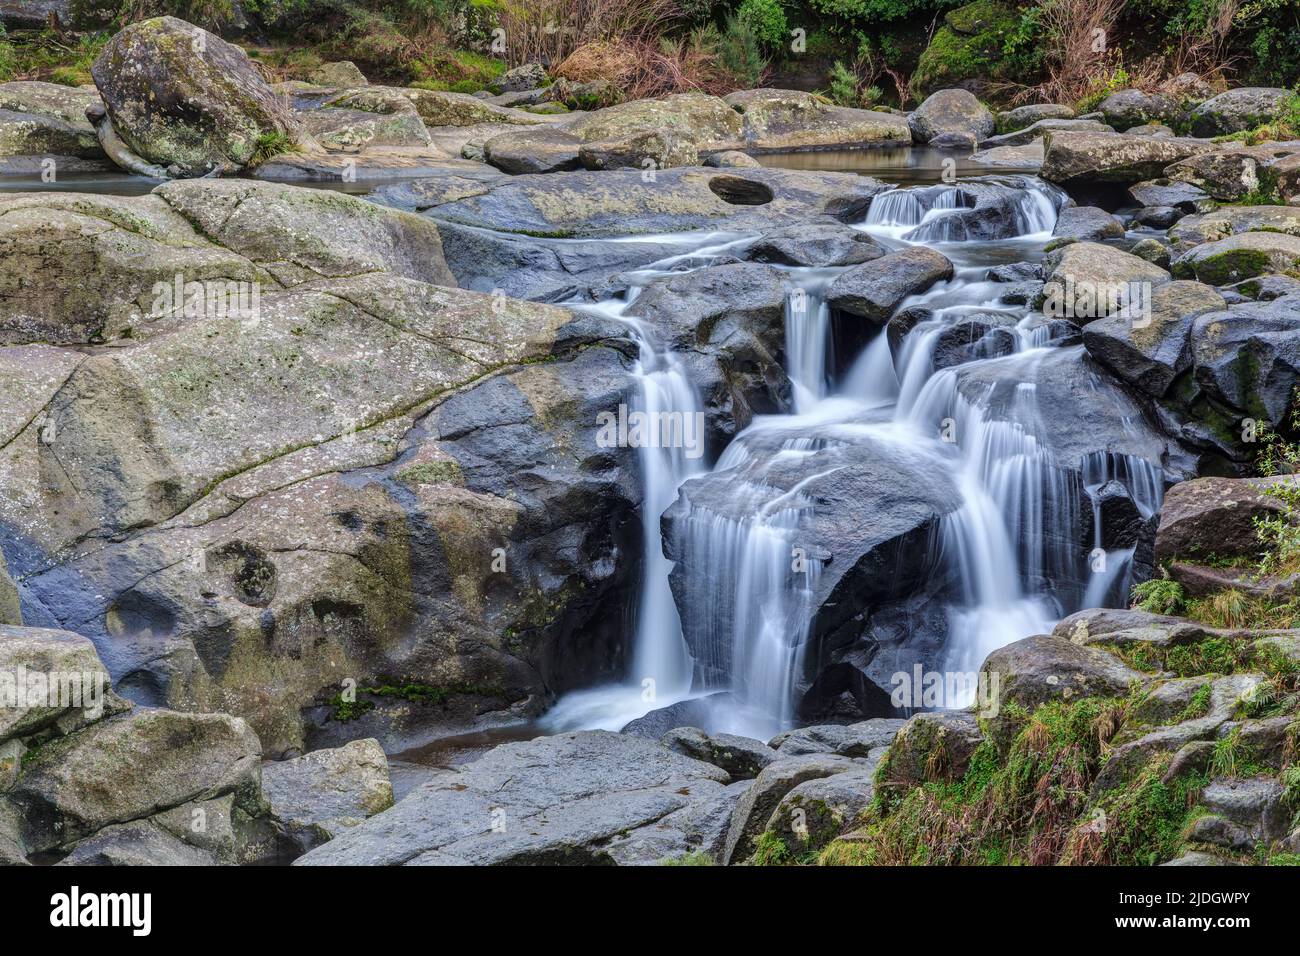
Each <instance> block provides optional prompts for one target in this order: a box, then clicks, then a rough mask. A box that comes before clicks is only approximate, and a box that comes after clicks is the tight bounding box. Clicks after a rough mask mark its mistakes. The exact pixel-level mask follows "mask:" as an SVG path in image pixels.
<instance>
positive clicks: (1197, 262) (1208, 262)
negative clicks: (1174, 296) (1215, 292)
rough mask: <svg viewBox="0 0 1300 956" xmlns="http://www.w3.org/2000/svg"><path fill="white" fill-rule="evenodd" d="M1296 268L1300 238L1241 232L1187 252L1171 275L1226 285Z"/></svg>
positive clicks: (1175, 264) (1278, 233)
mask: <svg viewBox="0 0 1300 956" xmlns="http://www.w3.org/2000/svg"><path fill="white" fill-rule="evenodd" d="M1297 268H1300V236H1292V235H1288V234H1286V233H1280V232H1243V233H1238V234H1237V235H1234V236H1228V237H1227V238H1226V239H1219V240H1217V241H1215V242H1206V243H1202V244H1201V245H1198V246H1194V247H1193V248H1191V249H1189V250H1187V251H1186V252H1184V253H1183V254H1182V255H1180V256H1179V257H1178V258H1177V259H1175V260H1174V263H1173V272H1174V275H1176V276H1178V277H1179V278H1188V279H1191V278H1195V279H1199V280H1200V281H1201V282H1205V283H1208V284H1210V285H1228V284H1229V283H1232V282H1240V281H1241V280H1242V279H1249V278H1251V277H1253V276H1260V275H1266V274H1268V273H1272V272H1280V273H1285V272H1294V271H1296V269H1297Z"/></svg>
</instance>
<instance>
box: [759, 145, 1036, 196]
mask: <svg viewBox="0 0 1300 956" xmlns="http://www.w3.org/2000/svg"><path fill="white" fill-rule="evenodd" d="M970 155H971V154H970V152H969V151H968V150H953V149H934V148H932V147H930V146H893V147H872V148H870V149H828V150H822V151H819V152H815V153H768V154H766V155H763V156H756V157H754V158H755V159H757V160H758V161H759V162H760V163H762V164H763V165H764V166H774V167H777V168H779V169H806V170H813V171H816V172H823V173H861V174H862V175H864V176H874V177H875V178H876V179H880V180H883V181H884V182H887V183H896V184H898V185H900V186H917V185H925V184H928V183H937V182H939V181H940V180H941V179H942V178H943V164H944V160H946V159H951V160H954V161H955V162H956V167H955V169H954V172H955V173H956V175H957V176H963V177H964V176H989V175H993V174H997V173H1016V174H1020V175H1023V174H1024V173H1025V172H1026V170H1025V169H1024V168H1007V167H998V166H986V165H983V164H980V163H972V162H971V161H970Z"/></svg>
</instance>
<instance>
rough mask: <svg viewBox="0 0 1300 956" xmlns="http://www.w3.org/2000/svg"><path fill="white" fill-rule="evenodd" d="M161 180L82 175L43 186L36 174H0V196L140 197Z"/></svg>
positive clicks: (65, 176)
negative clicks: (87, 195) (8, 194)
mask: <svg viewBox="0 0 1300 956" xmlns="http://www.w3.org/2000/svg"><path fill="white" fill-rule="evenodd" d="M160 182H161V180H158V179H148V178H146V177H144V176H129V175H127V174H126V173H82V174H79V175H72V174H68V175H64V176H60V177H59V178H58V180H57V181H56V182H52V183H47V182H45V180H43V179H41V176H40V173H21V174H18V175H12V176H5V175H0V193H37V192H61V193H94V194H95V195H100V196H143V195H145V194H146V193H149V192H152V191H153V189H154V187H155V186H157V185H158V184H159V183H160Z"/></svg>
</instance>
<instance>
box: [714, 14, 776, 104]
mask: <svg viewBox="0 0 1300 956" xmlns="http://www.w3.org/2000/svg"><path fill="white" fill-rule="evenodd" d="M718 62H719V63H720V64H721V66H722V68H723V69H724V70H725V71H726V72H727V74H728V75H730V76H731V77H733V78H734V80H735V82H736V85H737V86H739V87H757V86H759V85H761V84H762V81H763V74H764V73H766V72H767V60H765V59H764V58H763V52H762V50H761V49H760V48H759V43H758V37H757V36H755V35H754V31H753V30H752V29H751V28H750V26H749V24H747V23H745V21H743V20H741V19H740V18H739V17H734V16H733V17H730V18H729V19H728V20H727V26H726V29H725V30H724V31H723V33H722V35H721V36H720V37H719V39H718Z"/></svg>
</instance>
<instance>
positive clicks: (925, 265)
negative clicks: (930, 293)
mask: <svg viewBox="0 0 1300 956" xmlns="http://www.w3.org/2000/svg"><path fill="white" fill-rule="evenodd" d="M952 275H953V270H952V263H951V262H949V261H948V258H947V257H946V256H944V255H943V253H941V252H936V251H935V250H933V249H930V248H928V247H926V246H909V247H908V248H906V249H903V250H901V251H899V252H891V253H890V254H889V255H886V256H882V257H880V258H879V259H874V260H872V261H870V262H865V263H863V264H862V265H858V266H854V267H853V268H851V269H849V270H848V271H846V272H844V273H843V274H842V275H840V276H839V277H838V278H837V279H836V280H835V281H834V282H832V283H831V285H830V288H829V289H827V291H826V301H827V302H828V303H829V304H830V306H831V307H832V308H834V309H839V310H840V311H842V312H847V313H849V314H850V315H856V316H859V317H861V318H864V319H868V320H870V321H872V322H875V323H877V324H883V323H884V322H886V321H887V320H888V319H889V317H890V315H892V314H893V312H894V309H895V308H896V307H897V306H898V304H899V303H900V302H902V301H903V300H904V299H905V298H907V297H908V296H909V295H915V294H917V293H918V292H924V291H925V290H926V289H928V288H930V286H932V285H934V284H935V283H936V282H940V281H942V280H944V279H951V278H952Z"/></svg>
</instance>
